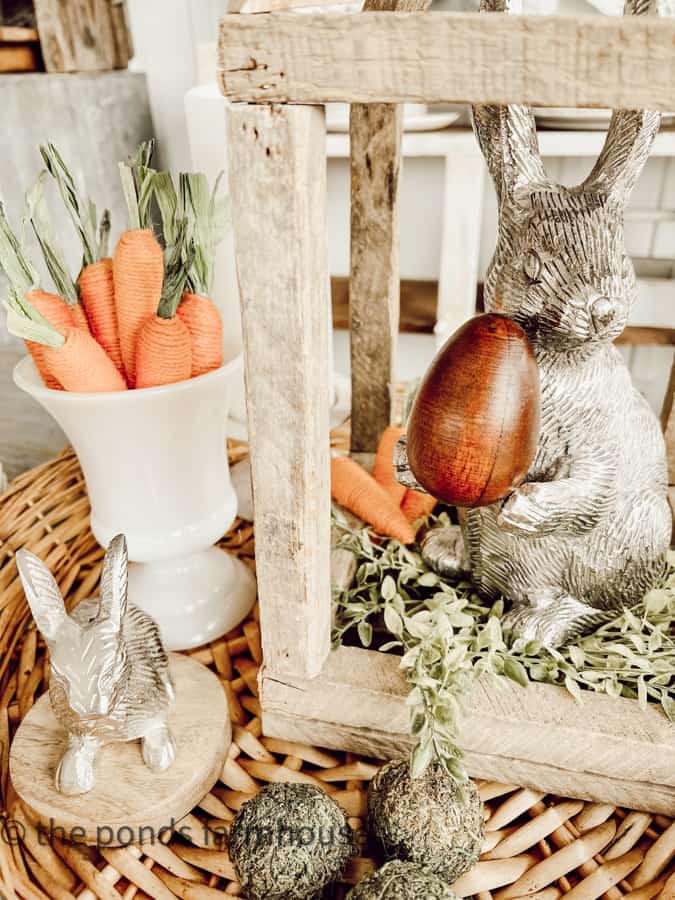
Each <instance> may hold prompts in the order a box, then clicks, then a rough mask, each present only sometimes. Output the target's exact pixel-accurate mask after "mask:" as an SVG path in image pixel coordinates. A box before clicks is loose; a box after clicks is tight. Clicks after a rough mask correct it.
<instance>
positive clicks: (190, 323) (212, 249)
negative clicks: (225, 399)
mask: <svg viewBox="0 0 675 900" xmlns="http://www.w3.org/2000/svg"><path fill="white" fill-rule="evenodd" d="M220 177H221V176H219V177H218V178H217V179H216V183H215V186H214V188H213V193H211V194H210V193H209V184H208V180H207V178H206V175H204V174H203V173H199V172H197V173H191V172H182V173H181V175H180V198H181V203H180V206H181V209H182V210H183V212H184V214H185V216H186V217H187V220H188V226H189V230H190V236H191V239H192V242H193V244H194V249H195V255H194V261H193V263H192V265H191V266H190V268H189V270H188V277H187V282H188V291H187V292H186V293H185V295H184V296H183V300H182V302H181V304H180V306H179V307H178V315H179V316H180V318H181V319H182V321H183V322H184V323H185V325H186V327H187V329H188V331H189V332H190V336H191V338H192V375H193V376H197V375H204V374H205V373H206V372H211V371H212V370H213V369H218V368H219V367H220V366H222V364H223V322H222V318H221V315H220V312H219V311H218V308H217V307H216V305H215V304H214V303H213V301H212V300H211V299H210V294H211V290H212V288H213V278H214V270H215V253H216V247H217V245H218V243H219V242H220V240H221V239H222V237H223V234H224V231H225V211H224V206H223V204H222V203H221V202H220V201H219V200H218V187H219V185H220Z"/></svg>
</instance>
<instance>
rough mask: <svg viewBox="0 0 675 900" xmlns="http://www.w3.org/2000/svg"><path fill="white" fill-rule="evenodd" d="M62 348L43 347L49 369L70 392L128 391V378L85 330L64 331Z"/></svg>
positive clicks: (74, 328) (75, 328) (70, 329)
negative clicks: (122, 374) (125, 378)
mask: <svg viewBox="0 0 675 900" xmlns="http://www.w3.org/2000/svg"><path fill="white" fill-rule="evenodd" d="M63 336H64V338H65V343H64V344H63V346H61V347H47V346H45V347H43V356H44V361H45V364H46V365H47V368H48V369H49V371H50V372H51V374H52V375H53V376H54V377H55V378H56V379H58V381H59V383H60V384H62V385H63V387H64V388H65V389H66V390H67V391H81V392H84V393H98V392H104V391H125V390H126V389H127V385H126V382H125V380H124V378H123V377H122V376H121V375H120V373H119V372H118V371H117V369H116V368H115V364H114V363H113V361H112V360H111V359H110V357H109V356H108V354H107V353H106V352H105V350H104V349H103V347H101V345H100V344H98V343H97V342H96V341H95V340H94V338H93V337H92V336H91V335H90V334H87V332H86V331H82V329H81V328H77V327H71V328H65V329H64V330H63Z"/></svg>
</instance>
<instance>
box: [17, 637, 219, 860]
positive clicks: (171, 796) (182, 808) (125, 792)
mask: <svg viewBox="0 0 675 900" xmlns="http://www.w3.org/2000/svg"><path fill="white" fill-rule="evenodd" d="M170 671H171V675H172V677H173V680H174V684H175V686H176V700H175V702H174V704H173V706H172V707H171V711H170V713H169V725H170V727H171V729H172V732H173V735H174V738H175V740H176V759H175V761H174V763H173V765H172V766H170V768H168V769H167V770H166V771H164V772H152V771H151V770H150V769H148V767H147V766H146V765H145V763H144V762H143V759H142V757H141V749H140V743H139V742H138V741H132V742H129V743H125V744H108V745H107V746H106V747H103V749H102V750H101V751H100V753H99V756H98V757H97V760H96V785H95V787H94V788H93V790H91V791H89V793H87V794H80V795H79V796H74V797H73V796H71V797H68V796H65V795H64V794H61V793H59V792H58V791H57V790H56V788H55V786H54V772H55V771H56V766H57V764H58V761H59V759H60V758H61V755H62V753H63V751H64V738H65V731H64V729H63V728H62V727H61V726H60V724H59V723H58V721H57V720H56V718H55V717H54V713H53V712H52V708H51V704H50V702H49V697H48V695H46V694H45V695H43V696H42V697H41V698H40V699H39V700H38V701H37V703H36V704H35V705H34V706H33V708H32V709H31V711H30V712H29V713H28V715H27V716H26V717H25V719H24V720H23V722H22V724H21V727H20V728H19V731H18V732H17V734H16V736H15V738H14V741H13V743H12V749H11V755H10V773H11V777H12V784H13V785H14V787H15V789H16V791H17V794H18V795H19V797H20V798H21V801H22V804H23V806H24V809H25V810H26V812H27V814H28V816H29V818H30V819H31V820H32V821H33V822H34V823H36V824H37V823H38V822H39V823H42V824H44V825H45V826H46V828H47V829H49V827H50V821H52V820H53V824H54V825H55V826H56V825H58V826H61V827H62V828H64V829H65V831H66V834H73V829H75V828H78V829H81V831H78V832H76V835H77V839H78V840H79V842H80V843H95V842H96V840H97V828H105V829H109V830H106V831H101V832H100V833H99V835H100V839H101V842H102V843H103V844H104V845H105V844H107V845H108V846H119V845H120V844H127V843H132V842H133V843H136V842H140V843H143V842H144V840H145V841H151V840H152V839H151V833H152V834H154V840H155V841H156V840H157V835H158V834H159V832H160V830H161V829H163V828H170V829H171V830H173V825H175V824H177V823H179V822H180V820H181V819H182V818H183V817H184V816H185V815H186V814H187V813H189V812H190V810H191V809H192V808H193V807H194V806H195V805H196V804H197V803H199V801H200V800H201V799H202V798H203V797H204V795H205V794H207V793H208V792H209V791H210V790H211V788H212V787H213V785H214V784H215V782H216V780H217V779H218V776H219V775H220V773H221V770H222V768H223V764H224V762H225V760H226V758H227V751H228V749H229V747H230V741H231V736H232V728H231V725H230V718H229V713H228V706H227V698H226V695H225V692H224V690H223V687H222V685H221V683H220V681H219V680H218V678H217V677H216V676H215V675H214V674H213V673H212V672H210V671H209V670H208V669H207V668H206V667H205V666H202V665H201V664H200V663H198V662H196V661H195V660H193V659H191V658H190V657H188V656H182V655H179V654H176V653H173V654H171V655H170ZM172 823H173V825H172ZM141 829H145V830H141Z"/></svg>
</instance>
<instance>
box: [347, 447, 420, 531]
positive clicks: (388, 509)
mask: <svg viewBox="0 0 675 900" xmlns="http://www.w3.org/2000/svg"><path fill="white" fill-rule="evenodd" d="M331 493H332V495H333V498H334V499H335V500H336V501H337V502H338V503H339V504H340V505H341V506H344V507H345V509H348V510H349V511H350V512H353V513H354V514H355V515H357V516H358V517H359V518H361V519H363V520H364V522H368V523H369V524H370V525H372V526H373V527H374V528H375V529H376V531H379V532H380V534H385V535H389V536H390V537H393V538H396V539H397V540H399V541H401V543H402V544H412V543H413V542H414V540H415V533H414V531H413V530H412V528H411V527H410V523H409V522H408V520H407V519H406V517H405V516H404V515H403V513H402V512H401V510H400V509H399V507H398V506H397V505H396V504H395V503H394V501H393V500H392V498H391V497H390V496H389V494H388V493H387V491H386V490H385V489H384V488H383V487H382V486H381V485H379V484H378V483H377V482H376V481H375V479H374V478H373V476H372V475H369V474H368V472H366V471H365V470H364V469H362V468H361V466H360V465H359V464H358V463H357V462H355V461H354V460H353V459H349V458H347V457H339V458H338V457H335V458H333V459H331Z"/></svg>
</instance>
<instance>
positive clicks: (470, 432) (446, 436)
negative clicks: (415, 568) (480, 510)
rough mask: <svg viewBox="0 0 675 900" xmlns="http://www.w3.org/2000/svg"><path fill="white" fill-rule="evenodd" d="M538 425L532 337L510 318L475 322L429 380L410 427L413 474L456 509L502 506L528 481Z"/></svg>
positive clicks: (459, 334) (453, 341)
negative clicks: (502, 500) (525, 480)
mask: <svg viewBox="0 0 675 900" xmlns="http://www.w3.org/2000/svg"><path fill="white" fill-rule="evenodd" d="M539 418H540V394H539V371H538V368H537V361H536V359H535V357H534V353H533V352H532V347H531V345H530V342H529V340H528V338H527V335H526V334H525V332H524V331H523V329H522V328H521V327H520V326H519V325H517V324H516V323H515V322H514V321H513V320H512V319H509V318H507V317H506V316H501V315H496V314H492V313H490V314H485V315H481V316H476V317H475V318H474V319H471V320H470V321H468V322H466V324H464V325H462V327H461V328H460V329H459V330H458V331H456V332H455V333H454V334H453V335H452V337H450V338H449V339H448V341H447V342H446V344H445V345H444V346H443V348H442V349H441V350H440V352H439V353H438V355H437V356H436V358H435V359H434V361H433V362H432V364H431V366H430V368H429V370H428V372H427V373H426V375H425V376H424V379H423V380H422V383H421V385H420V388H419V391H418V393H417V397H416V399H415V403H414V405H413V409H412V412H411V414H410V420H409V422H408V462H409V464H410V468H411V470H412V472H413V474H414V476H415V478H416V479H417V480H418V482H419V483H420V484H421V485H422V487H423V488H424V489H425V490H427V491H428V492H429V493H430V494H432V495H433V496H434V497H437V498H438V499H439V500H443V501H445V502H446V503H449V504H451V505H452V506H464V507H471V506H487V505H489V504H490V503H495V502H496V501H497V500H501V499H502V498H503V497H506V496H507V495H508V494H509V493H510V492H511V491H513V490H514V489H515V488H516V487H518V485H519V484H521V483H522V482H523V481H524V479H525V476H526V475H527V472H528V470H529V468H530V466H531V464H532V461H533V460H534V456H535V453H536V450H537V443H538V440H539Z"/></svg>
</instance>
